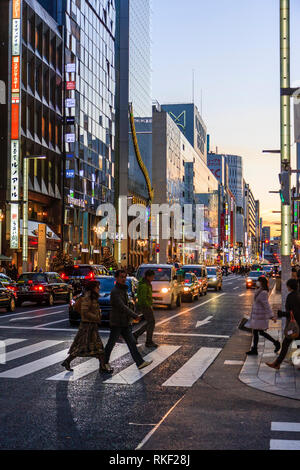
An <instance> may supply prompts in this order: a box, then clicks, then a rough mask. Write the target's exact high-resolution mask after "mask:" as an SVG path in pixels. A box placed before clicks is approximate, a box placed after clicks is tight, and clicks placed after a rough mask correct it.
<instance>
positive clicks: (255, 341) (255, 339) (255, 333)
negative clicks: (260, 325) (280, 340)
mask: <svg viewBox="0 0 300 470" xmlns="http://www.w3.org/2000/svg"><path fill="white" fill-rule="evenodd" d="M259 335H260V336H263V337H264V338H266V339H268V340H269V341H271V343H273V344H276V343H277V341H276V340H275V339H274V338H272V336H270V335H268V333H266V332H265V331H262V330H253V349H256V350H257V346H258V339H259Z"/></svg>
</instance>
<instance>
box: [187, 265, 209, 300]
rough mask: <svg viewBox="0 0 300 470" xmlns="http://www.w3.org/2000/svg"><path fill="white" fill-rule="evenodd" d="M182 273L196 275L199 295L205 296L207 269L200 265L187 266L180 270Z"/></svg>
mask: <svg viewBox="0 0 300 470" xmlns="http://www.w3.org/2000/svg"><path fill="white" fill-rule="evenodd" d="M180 270H181V271H183V272H184V273H193V274H195V275H196V277H197V279H198V282H199V290H200V295H206V294H207V288H208V280H207V269H206V266H201V265H200V264H187V265H185V266H182V268H180Z"/></svg>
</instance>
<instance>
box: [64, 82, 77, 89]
mask: <svg viewBox="0 0 300 470" xmlns="http://www.w3.org/2000/svg"><path fill="white" fill-rule="evenodd" d="M66 88H67V90H75V82H74V81H70V82H67V85H66Z"/></svg>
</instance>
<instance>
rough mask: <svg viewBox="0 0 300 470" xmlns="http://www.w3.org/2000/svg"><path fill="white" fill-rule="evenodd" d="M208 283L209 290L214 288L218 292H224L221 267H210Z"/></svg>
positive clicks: (208, 269)
mask: <svg viewBox="0 0 300 470" xmlns="http://www.w3.org/2000/svg"><path fill="white" fill-rule="evenodd" d="M207 282H208V287H209V288H213V289H215V290H216V291H218V290H222V285H223V276H222V271H221V269H220V268H219V267H217V266H209V267H208V268H207Z"/></svg>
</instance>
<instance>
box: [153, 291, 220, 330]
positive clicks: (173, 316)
mask: <svg viewBox="0 0 300 470" xmlns="http://www.w3.org/2000/svg"><path fill="white" fill-rule="evenodd" d="M223 295H226V294H225V293H224V294H219V295H216V296H215V297H213V298H212V299H210V300H207V301H206V302H203V303H202V304H199V305H196V306H195V307H192V308H188V309H186V310H183V312H180V313H177V314H176V315H172V316H171V317H169V318H166V319H165V320H162V321H160V322H157V323H156V326H159V325H163V324H164V323H167V322H168V321H170V320H173V318H177V317H180V316H181V315H184V314H185V313H187V312H191V311H192V310H195V309H196V308H200V307H203V305H206V304H208V303H210V302H213V301H215V300H216V299H218V298H220V297H222V296H223Z"/></svg>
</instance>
